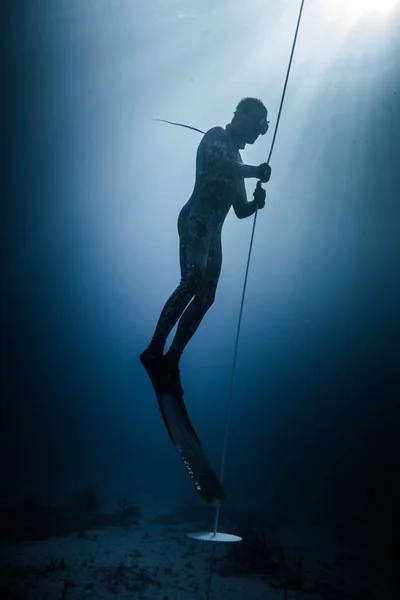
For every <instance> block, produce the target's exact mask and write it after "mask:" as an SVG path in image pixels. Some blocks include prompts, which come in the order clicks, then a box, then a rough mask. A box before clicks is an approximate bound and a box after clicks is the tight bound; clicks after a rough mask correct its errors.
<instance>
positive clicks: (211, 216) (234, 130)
mask: <svg viewBox="0 0 400 600" xmlns="http://www.w3.org/2000/svg"><path fill="white" fill-rule="evenodd" d="M267 117H268V111H267V109H266V107H265V106H264V104H263V103H262V102H261V100H259V99H257V98H244V99H243V100H241V101H240V102H239V104H238V105H237V107H236V110H235V112H234V115H233V118H232V120H231V122H230V123H228V124H227V125H226V126H225V128H223V127H213V128H212V129H210V130H209V131H207V133H206V134H205V135H204V137H203V138H202V140H201V142H200V144H199V146H198V149H197V154H196V177H195V184H194V189H193V192H192V195H191V196H190V198H189V200H188V201H187V203H186V204H185V205H184V206H183V208H182V209H181V211H180V213H179V216H178V234H179V262H180V270H181V280H180V283H179V285H178V287H177V288H176V290H175V291H174V292H173V293H172V295H171V296H170V298H169V299H168V300H167V302H166V303H165V305H164V308H163V309H162V311H161V315H160V318H159V320H158V323H157V326H156V329H155V332H154V335H153V338H152V340H151V342H150V344H149V346H148V348H146V349H145V350H144V351H143V352H142V354H141V355H140V360H141V362H142V364H143V366H144V367H145V369H146V371H147V372H148V374H149V375H150V377H151V379H152V380H154V381H156V382H157V386H158V388H159V390H160V391H163V392H170V393H172V394H173V395H175V397H177V398H180V399H182V398H183V389H182V385H181V380H180V373H179V360H180V358H181V356H182V352H183V350H184V349H185V347H186V345H187V343H188V342H189V340H190V339H191V337H192V336H193V334H194V333H195V331H196V330H197V328H198V326H199V325H200V323H201V321H202V319H203V317H204V315H205V314H206V312H207V311H208V309H209V308H210V307H211V306H212V304H213V302H214V299H215V292H216V289H217V285H218V280H219V276H220V273H221V264H222V251H221V231H222V226H223V224H224V221H225V218H226V216H227V214H228V212H229V209H230V208H231V206H233V210H234V211H235V214H236V216H237V217H238V218H239V219H244V218H246V217H250V216H251V215H253V214H254V212H255V211H256V209H261V208H264V206H265V196H266V192H265V190H264V189H263V188H262V187H261V186H257V188H256V189H255V191H254V194H253V196H254V200H252V201H250V202H248V201H247V196H246V189H245V184H244V180H245V179H246V178H256V179H258V180H260V181H261V182H263V183H266V182H268V181H269V179H270V177H271V167H270V166H269V165H268V164H267V163H262V164H261V165H259V166H251V165H245V164H243V161H242V158H241V156H240V152H239V150H242V149H243V148H244V147H245V146H246V144H254V142H255V141H256V140H257V138H258V137H259V136H260V135H264V134H265V133H266V132H267V130H268V127H269V121H268V120H267ZM178 321H179V322H178ZM176 323H178V327H177V331H176V334H175V337H174V339H173V341H172V344H171V347H170V349H169V350H168V352H167V353H166V354H164V346H165V344H166V341H167V338H168V335H169V334H170V332H171V331H172V329H173V327H174V326H175V325H176Z"/></svg>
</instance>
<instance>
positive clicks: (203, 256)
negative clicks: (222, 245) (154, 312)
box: [148, 210, 210, 356]
mask: <svg viewBox="0 0 400 600" xmlns="http://www.w3.org/2000/svg"><path fill="white" fill-rule="evenodd" d="M178 232H179V262H180V269H181V281H180V284H179V285H178V287H177V288H176V290H175V291H174V292H173V293H172V295H171V296H170V297H169V299H168V300H167V302H166V303H165V305H164V307H163V309H162V311H161V315H160V318H159V319H158V323H157V326H156V329H155V332H154V335H153V337H152V340H151V342H150V345H149V347H148V350H149V351H150V352H151V353H152V354H153V355H154V356H160V355H162V354H163V351H164V346H165V342H166V341H167V338H168V336H169V334H170V333H171V331H172V329H173V328H174V326H175V325H176V323H177V322H178V319H179V318H180V317H181V315H182V313H183V311H184V310H185V308H186V307H187V305H188V304H189V302H190V301H191V300H192V298H193V297H194V295H195V293H196V291H197V290H198V289H199V283H200V273H201V272H202V271H204V265H205V264H206V261H207V257H208V250H209V243H210V239H209V236H204V235H203V236H199V235H198V227H197V223H196V221H195V220H194V219H192V218H190V216H187V215H186V214H185V211H184V210H183V211H182V212H181V214H180V215H179V219H178Z"/></svg>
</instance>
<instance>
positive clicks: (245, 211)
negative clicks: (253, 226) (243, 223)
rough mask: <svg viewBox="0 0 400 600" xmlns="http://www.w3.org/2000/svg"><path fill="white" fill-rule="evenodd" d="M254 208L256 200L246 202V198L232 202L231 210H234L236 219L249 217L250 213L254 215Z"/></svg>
mask: <svg viewBox="0 0 400 600" xmlns="http://www.w3.org/2000/svg"><path fill="white" fill-rule="evenodd" d="M256 208H257V202H256V201H255V200H252V201H251V202H247V200H245V201H244V202H234V203H233V210H234V211H235V215H236V216H237V218H238V219H246V218H247V217H251V215H254V213H255V212H256Z"/></svg>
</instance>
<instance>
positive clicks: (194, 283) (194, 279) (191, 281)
mask: <svg viewBox="0 0 400 600" xmlns="http://www.w3.org/2000/svg"><path fill="white" fill-rule="evenodd" d="M203 281H204V278H203V276H202V274H201V273H200V272H198V271H196V272H193V273H191V274H190V275H187V276H185V277H183V278H182V279H181V286H182V287H184V288H185V289H186V290H187V291H188V292H189V293H191V294H193V295H194V294H198V293H199V292H200V290H201V289H202V287H203Z"/></svg>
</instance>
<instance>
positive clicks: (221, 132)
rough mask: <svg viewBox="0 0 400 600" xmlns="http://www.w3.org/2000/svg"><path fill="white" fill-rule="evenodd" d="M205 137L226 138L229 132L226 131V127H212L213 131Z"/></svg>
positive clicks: (208, 132) (209, 131)
mask: <svg viewBox="0 0 400 600" xmlns="http://www.w3.org/2000/svg"><path fill="white" fill-rule="evenodd" d="M205 135H207V136H208V137H210V138H226V136H227V135H228V132H227V131H226V129H225V127H220V126H216V127H211V129H209V130H208V131H206V133H205Z"/></svg>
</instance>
